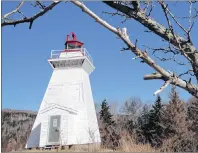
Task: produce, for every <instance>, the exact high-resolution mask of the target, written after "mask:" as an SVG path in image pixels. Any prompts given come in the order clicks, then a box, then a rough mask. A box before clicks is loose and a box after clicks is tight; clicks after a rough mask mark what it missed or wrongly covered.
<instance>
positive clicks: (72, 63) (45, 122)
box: [26, 32, 101, 148]
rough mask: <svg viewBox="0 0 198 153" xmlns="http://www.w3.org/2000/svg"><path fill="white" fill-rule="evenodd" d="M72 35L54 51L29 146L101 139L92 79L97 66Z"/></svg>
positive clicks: (96, 141) (72, 143)
mask: <svg viewBox="0 0 198 153" xmlns="http://www.w3.org/2000/svg"><path fill="white" fill-rule="evenodd" d="M71 35H72V38H71V37H70V35H67V37H66V42H65V49H63V50H52V51H51V56H50V58H49V59H48V62H49V64H50V66H51V67H52V69H53V73H52V76H51V79H50V81H49V84H48V87H47V89H46V92H45V94H44V97H43V100H42V102H41V105H40V108H39V111H38V114H37V117H36V119H35V122H34V125H33V127H32V131H31V133H30V136H29V138H28V141H27V144H26V148H35V147H39V148H40V147H45V146H47V145H62V146H63V145H77V144H91V143H100V142H101V139H100V133H99V128H98V122H97V116H96V111H95V105H94V101H93V96H92V90H91V85H90V79H89V75H90V74H91V73H92V72H93V70H94V69H95V67H94V65H93V60H92V58H91V56H90V55H89V53H88V52H87V50H86V49H85V48H84V47H83V45H84V44H83V43H82V42H80V41H78V40H77V37H76V35H75V34H74V33H73V32H72V34H71Z"/></svg>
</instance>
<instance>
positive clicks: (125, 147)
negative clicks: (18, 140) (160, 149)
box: [25, 137, 157, 152]
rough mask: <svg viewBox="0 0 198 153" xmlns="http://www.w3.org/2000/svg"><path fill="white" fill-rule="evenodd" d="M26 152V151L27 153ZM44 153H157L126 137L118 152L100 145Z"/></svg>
mask: <svg viewBox="0 0 198 153" xmlns="http://www.w3.org/2000/svg"><path fill="white" fill-rule="evenodd" d="M25 152H26V151H25ZM28 152H41V150H35V149H34V150H28ZM42 152H157V150H155V149H153V148H152V147H151V146H150V145H149V144H146V145H143V144H135V143H134V141H133V139H131V138H127V137H124V138H122V139H121V145H120V147H119V148H118V149H117V150H112V149H107V148H102V147H100V145H98V144H89V145H75V146H73V147H72V148H71V149H64V150H60V149H59V150H57V149H56V150H55V149H54V150H49V151H48V150H42Z"/></svg>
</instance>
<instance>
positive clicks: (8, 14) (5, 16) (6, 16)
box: [3, 0, 24, 19]
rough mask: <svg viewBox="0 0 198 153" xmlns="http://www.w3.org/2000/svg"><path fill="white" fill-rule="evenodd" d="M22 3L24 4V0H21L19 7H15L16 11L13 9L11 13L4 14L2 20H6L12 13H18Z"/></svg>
mask: <svg viewBox="0 0 198 153" xmlns="http://www.w3.org/2000/svg"><path fill="white" fill-rule="evenodd" d="M23 3H24V0H22V1H21V2H20V3H19V5H18V6H17V8H16V9H14V10H13V11H11V12H8V13H7V14H5V15H4V16H3V19H6V18H8V16H10V15H11V14H14V13H16V12H18V11H19V9H20V8H21V6H22V5H23Z"/></svg>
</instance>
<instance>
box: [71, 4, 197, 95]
mask: <svg viewBox="0 0 198 153" xmlns="http://www.w3.org/2000/svg"><path fill="white" fill-rule="evenodd" d="M71 2H72V3H73V4H75V5H76V6H78V7H79V8H81V9H82V10H83V12H85V13H86V14H88V15H89V16H90V17H92V18H93V19H95V20H96V22H98V23H99V24H101V25H102V26H103V27H105V28H107V29H108V30H110V31H111V32H113V33H115V34H116V35H117V36H119V37H120V38H121V39H122V40H123V41H124V42H125V44H126V45H127V46H128V47H129V48H130V49H131V51H132V52H133V53H134V54H135V55H136V56H138V57H140V58H141V59H142V60H143V61H144V62H145V63H147V65H149V66H150V67H152V68H153V69H155V70H156V71H157V72H158V73H159V74H160V75H161V76H162V78H161V79H163V80H164V81H165V82H167V81H168V82H169V83H171V84H173V85H177V86H179V87H181V88H183V89H185V90H186V91H188V92H189V93H191V94H192V95H194V96H195V97H198V86H196V85H192V84H191V83H187V82H186V81H184V80H182V79H180V78H178V77H177V76H175V75H172V74H171V73H169V72H167V71H166V70H164V69H163V68H162V67H160V66H159V65H157V64H156V63H155V62H154V61H153V60H152V59H151V58H150V57H149V56H148V54H147V53H146V52H143V51H141V50H140V49H139V48H137V47H136V45H134V44H133V43H132V42H131V41H130V39H129V37H128V35H127V34H126V33H125V32H126V30H123V29H124V28H123V29H122V32H121V30H120V29H117V28H115V27H113V26H112V25H110V24H109V23H107V22H106V21H104V20H102V19H101V18H100V17H98V16H97V15H96V14H95V13H94V12H92V11H91V10H90V9H88V8H87V7H86V6H85V5H84V4H83V3H81V2H79V1H74V0H73V1H71ZM123 31H125V32H123ZM166 84H167V83H166Z"/></svg>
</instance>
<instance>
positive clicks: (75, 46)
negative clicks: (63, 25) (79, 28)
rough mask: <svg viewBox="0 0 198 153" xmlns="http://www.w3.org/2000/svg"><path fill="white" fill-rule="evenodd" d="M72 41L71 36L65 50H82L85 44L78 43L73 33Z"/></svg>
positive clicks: (68, 37) (67, 40)
mask: <svg viewBox="0 0 198 153" xmlns="http://www.w3.org/2000/svg"><path fill="white" fill-rule="evenodd" d="M71 34H72V39H71V40H70V35H67V39H66V42H65V49H78V48H82V46H83V43H82V42H80V41H78V40H77V38H76V35H75V34H74V33H73V32H72V33H71Z"/></svg>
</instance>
